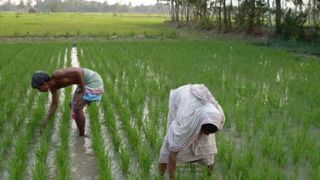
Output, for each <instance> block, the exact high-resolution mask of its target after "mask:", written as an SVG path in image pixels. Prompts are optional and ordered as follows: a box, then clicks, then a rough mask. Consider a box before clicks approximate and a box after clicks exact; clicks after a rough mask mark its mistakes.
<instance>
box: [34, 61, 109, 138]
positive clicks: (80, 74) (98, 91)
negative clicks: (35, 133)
mask: <svg viewBox="0 0 320 180" xmlns="http://www.w3.org/2000/svg"><path fill="white" fill-rule="evenodd" d="M31 84H32V87H33V88H36V89H38V90H39V91H41V92H48V91H50V92H51V95H52V102H51V105H50V108H49V111H48V114H47V116H46V119H45V121H44V122H43V125H44V127H45V126H46V125H47V123H48V121H49V120H50V119H51V117H52V115H53V114H54V112H55V111H56V109H57V107H58V90H59V89H60V88H64V87H67V86H70V85H73V84H76V85H78V87H77V89H76V91H75V92H74V96H73V100H72V104H71V107H72V111H73V118H74V119H75V120H76V124H77V127H78V130H79V135H80V136H84V135H85V116H84V113H83V108H84V107H85V106H86V105H87V104H90V103H91V102H94V101H100V100H101V97H102V94H103V91H104V89H103V81H102V78H101V76H100V75H99V74H98V73H97V72H94V71H92V70H89V69H85V68H76V67H69V68H64V69H58V70H56V71H55V72H54V73H53V75H52V76H51V77H50V76H49V75H48V73H46V72H42V71H37V72H35V73H34V74H33V76H32V83H31Z"/></svg>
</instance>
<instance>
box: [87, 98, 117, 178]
mask: <svg viewBox="0 0 320 180" xmlns="http://www.w3.org/2000/svg"><path fill="white" fill-rule="evenodd" d="M89 115H90V125H91V134H92V147H93V149H94V151H95V154H96V156H97V160H98V167H99V172H100V177H99V178H100V179H111V178H112V173H111V169H110V165H109V157H108V152H106V151H105V146H104V140H103V136H102V134H101V128H100V124H99V123H98V122H99V120H98V119H99V117H98V116H99V113H98V107H97V105H96V104H92V105H91V107H89Z"/></svg>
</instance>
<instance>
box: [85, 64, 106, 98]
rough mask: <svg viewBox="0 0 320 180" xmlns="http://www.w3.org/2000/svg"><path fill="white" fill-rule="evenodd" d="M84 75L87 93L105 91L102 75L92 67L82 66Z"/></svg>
mask: <svg viewBox="0 0 320 180" xmlns="http://www.w3.org/2000/svg"><path fill="white" fill-rule="evenodd" d="M82 69H83V76H84V84H85V88H86V93H90V94H102V93H103V91H104V90H103V80H102V78H101V76H100V75H99V74H98V73H97V72H95V71H92V70H90V69H86V68H82Z"/></svg>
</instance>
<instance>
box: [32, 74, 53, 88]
mask: <svg viewBox="0 0 320 180" xmlns="http://www.w3.org/2000/svg"><path fill="white" fill-rule="evenodd" d="M50 79H51V78H50V76H49V75H48V73H46V72H43V71H37V72H35V73H34V74H33V76H32V82H31V85H32V87H33V88H35V89H38V90H39V91H41V92H47V91H48V89H49V85H48V82H49V81H50Z"/></svg>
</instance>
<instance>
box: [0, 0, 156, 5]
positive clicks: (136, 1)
mask: <svg viewBox="0 0 320 180" xmlns="http://www.w3.org/2000/svg"><path fill="white" fill-rule="evenodd" d="M20 1H21V0H11V2H12V3H14V4H18V3H19V2H20ZM23 1H24V2H25V3H26V2H27V1H28V0H23ZM33 1H34V2H33V3H35V0H33ZM62 1H64V0H62ZM85 1H98V2H105V1H107V2H108V4H115V3H120V4H127V5H128V4H129V2H131V5H133V6H138V5H141V4H143V5H154V4H156V3H157V0H85ZM5 2H8V0H0V4H3V3H5Z"/></svg>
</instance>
